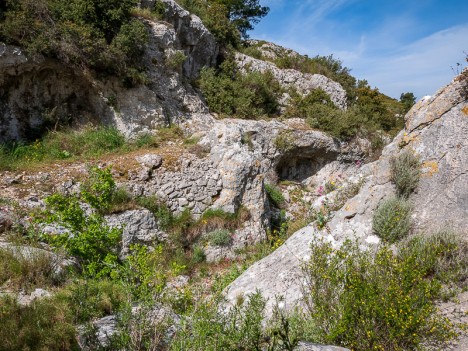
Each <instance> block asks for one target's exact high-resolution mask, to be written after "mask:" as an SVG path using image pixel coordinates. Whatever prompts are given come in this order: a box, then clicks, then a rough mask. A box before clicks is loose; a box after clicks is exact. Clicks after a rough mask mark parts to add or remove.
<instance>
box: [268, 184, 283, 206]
mask: <svg viewBox="0 0 468 351" xmlns="http://www.w3.org/2000/svg"><path fill="white" fill-rule="evenodd" d="M265 191H266V193H267V195H268V198H269V199H270V201H271V202H272V203H273V204H274V205H275V206H276V207H278V208H281V206H283V205H284V203H285V201H286V199H285V198H284V196H283V194H282V193H281V190H280V189H278V188H276V187H275V186H273V185H270V184H265Z"/></svg>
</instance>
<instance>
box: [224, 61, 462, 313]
mask: <svg viewBox="0 0 468 351" xmlns="http://www.w3.org/2000/svg"><path fill="white" fill-rule="evenodd" d="M466 135H468V70H465V71H464V72H463V73H462V74H461V75H460V76H459V77H457V78H456V79H455V80H454V81H453V82H452V83H451V84H450V85H448V86H447V87H445V88H443V89H441V90H440V91H439V92H437V93H436V95H435V96H434V97H432V98H431V99H429V100H425V101H420V102H419V103H418V104H416V105H415V106H414V107H413V108H412V109H411V110H410V112H409V113H408V114H407V116H406V127H405V130H404V131H402V132H401V133H400V134H399V135H398V136H397V137H396V138H395V140H394V141H393V142H392V143H391V144H389V145H388V146H387V147H385V149H384V151H383V154H382V156H381V158H380V159H379V160H378V161H376V162H374V163H372V164H368V165H366V166H364V167H362V169H361V172H362V174H363V175H364V176H365V183H364V185H363V186H362V188H361V190H360V191H359V193H358V194H357V195H356V196H355V197H353V198H351V199H350V200H348V201H347V203H346V204H345V205H344V206H343V208H342V209H341V210H339V211H337V212H336V213H335V215H334V217H333V219H332V220H331V221H330V222H329V223H328V224H327V226H326V228H325V229H323V230H318V229H317V228H316V227H315V226H314V225H313V224H311V225H309V226H308V227H305V228H303V229H301V230H299V231H298V232H296V233H295V234H293V235H292V236H291V237H290V238H289V239H288V240H287V241H286V242H285V244H284V245H283V246H281V247H280V248H279V249H278V250H276V251H275V252H273V253H272V254H271V255H269V256H268V257H266V258H264V259H263V260H261V261H259V262H257V263H255V264H254V265H253V266H252V267H250V268H249V269H248V270H247V271H246V272H244V274H242V275H241V276H240V277H239V278H238V279H236V280H235V281H234V282H233V283H232V284H231V285H230V286H229V287H228V288H227V289H226V293H227V297H228V299H229V300H231V301H234V300H235V299H236V297H237V296H238V295H239V294H248V293H251V292H254V291H255V290H256V289H259V290H260V291H261V292H262V294H263V295H264V296H265V297H267V298H268V299H269V304H268V307H269V308H270V309H271V307H272V304H273V302H274V301H275V300H274V297H275V296H278V295H282V296H284V297H285V303H286V306H287V307H289V308H292V307H294V306H296V305H298V304H300V302H301V297H302V281H303V278H302V273H301V265H302V263H303V262H304V261H307V260H308V259H309V256H310V254H309V245H310V242H311V240H312V239H313V238H314V237H322V238H324V239H326V240H329V241H331V242H333V243H334V244H335V245H340V243H342V242H343V241H344V240H346V239H349V238H357V239H358V240H359V241H360V242H361V243H362V245H375V244H376V243H378V242H379V238H378V237H376V236H375V235H374V234H373V232H372V216H373V213H374V210H375V209H376V208H377V206H378V204H379V202H380V201H381V200H382V199H384V198H386V197H388V196H391V195H393V194H394V193H395V188H394V185H393V184H392V183H391V181H390V160H391V158H392V157H394V156H397V155H398V154H399V153H400V152H402V151H404V150H414V151H415V152H416V153H417V154H418V155H419V157H420V160H421V161H422V163H423V164H422V172H423V174H422V177H421V180H420V183H419V186H418V188H417V190H416V192H415V193H414V194H413V195H412V196H411V198H410V201H411V203H412V206H413V221H414V230H415V231H417V232H421V233H428V232H431V231H436V230H438V229H440V228H447V227H449V228H453V229H454V230H455V231H456V232H458V233H460V235H467V234H468V233H467V232H466V225H467V218H468V197H467V195H466V194H468V171H467V170H468V139H467V138H466Z"/></svg>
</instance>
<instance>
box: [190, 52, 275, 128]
mask: <svg viewBox="0 0 468 351" xmlns="http://www.w3.org/2000/svg"><path fill="white" fill-rule="evenodd" d="M199 84H200V88H201V90H202V92H203V95H204V97H205V99H206V101H207V103H208V106H209V107H210V109H211V110H212V111H213V112H217V113H220V114H223V115H227V116H236V117H238V118H246V119H256V118H260V117H263V116H269V115H275V114H276V113H277V112H278V99H279V97H280V94H281V87H280V85H279V83H278V81H277V80H276V79H275V78H274V77H273V74H271V72H266V73H260V72H248V73H245V74H243V73H241V72H239V71H238V69H237V68H236V66H235V62H234V61H231V60H226V61H225V62H223V64H222V65H221V67H220V70H219V71H216V70H215V69H213V68H205V69H203V70H202V72H201V74H200V80H199Z"/></svg>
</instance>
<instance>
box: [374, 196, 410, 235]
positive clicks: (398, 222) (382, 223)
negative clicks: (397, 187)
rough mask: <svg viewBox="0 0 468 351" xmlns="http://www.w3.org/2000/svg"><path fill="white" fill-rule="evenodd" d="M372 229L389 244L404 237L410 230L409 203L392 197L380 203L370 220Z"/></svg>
mask: <svg viewBox="0 0 468 351" xmlns="http://www.w3.org/2000/svg"><path fill="white" fill-rule="evenodd" d="M372 229H373V230H374V232H375V233H376V234H377V235H378V236H379V237H381V238H382V239H383V240H385V241H387V242H389V243H394V242H396V241H398V240H401V239H403V238H404V237H406V236H407V235H408V234H409V231H410V229H411V206H410V204H409V202H408V201H406V200H404V199H398V198H394V197H392V198H389V199H386V200H383V201H381V203H380V204H379V206H378V207H377V209H376V210H375V212H374V217H373V218H372Z"/></svg>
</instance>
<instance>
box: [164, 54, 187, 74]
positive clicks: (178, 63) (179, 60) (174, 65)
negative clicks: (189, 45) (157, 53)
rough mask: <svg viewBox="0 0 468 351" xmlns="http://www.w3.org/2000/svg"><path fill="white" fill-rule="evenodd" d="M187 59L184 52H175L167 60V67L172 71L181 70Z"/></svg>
mask: <svg viewBox="0 0 468 351" xmlns="http://www.w3.org/2000/svg"><path fill="white" fill-rule="evenodd" d="M186 59H187V56H185V54H184V53H183V51H179V50H178V51H175V52H173V53H171V54H170V55H168V56H167V57H166V60H165V65H166V66H167V67H168V68H169V69H171V70H179V69H180V68H181V67H182V64H183V63H184V62H185V60H186Z"/></svg>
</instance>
